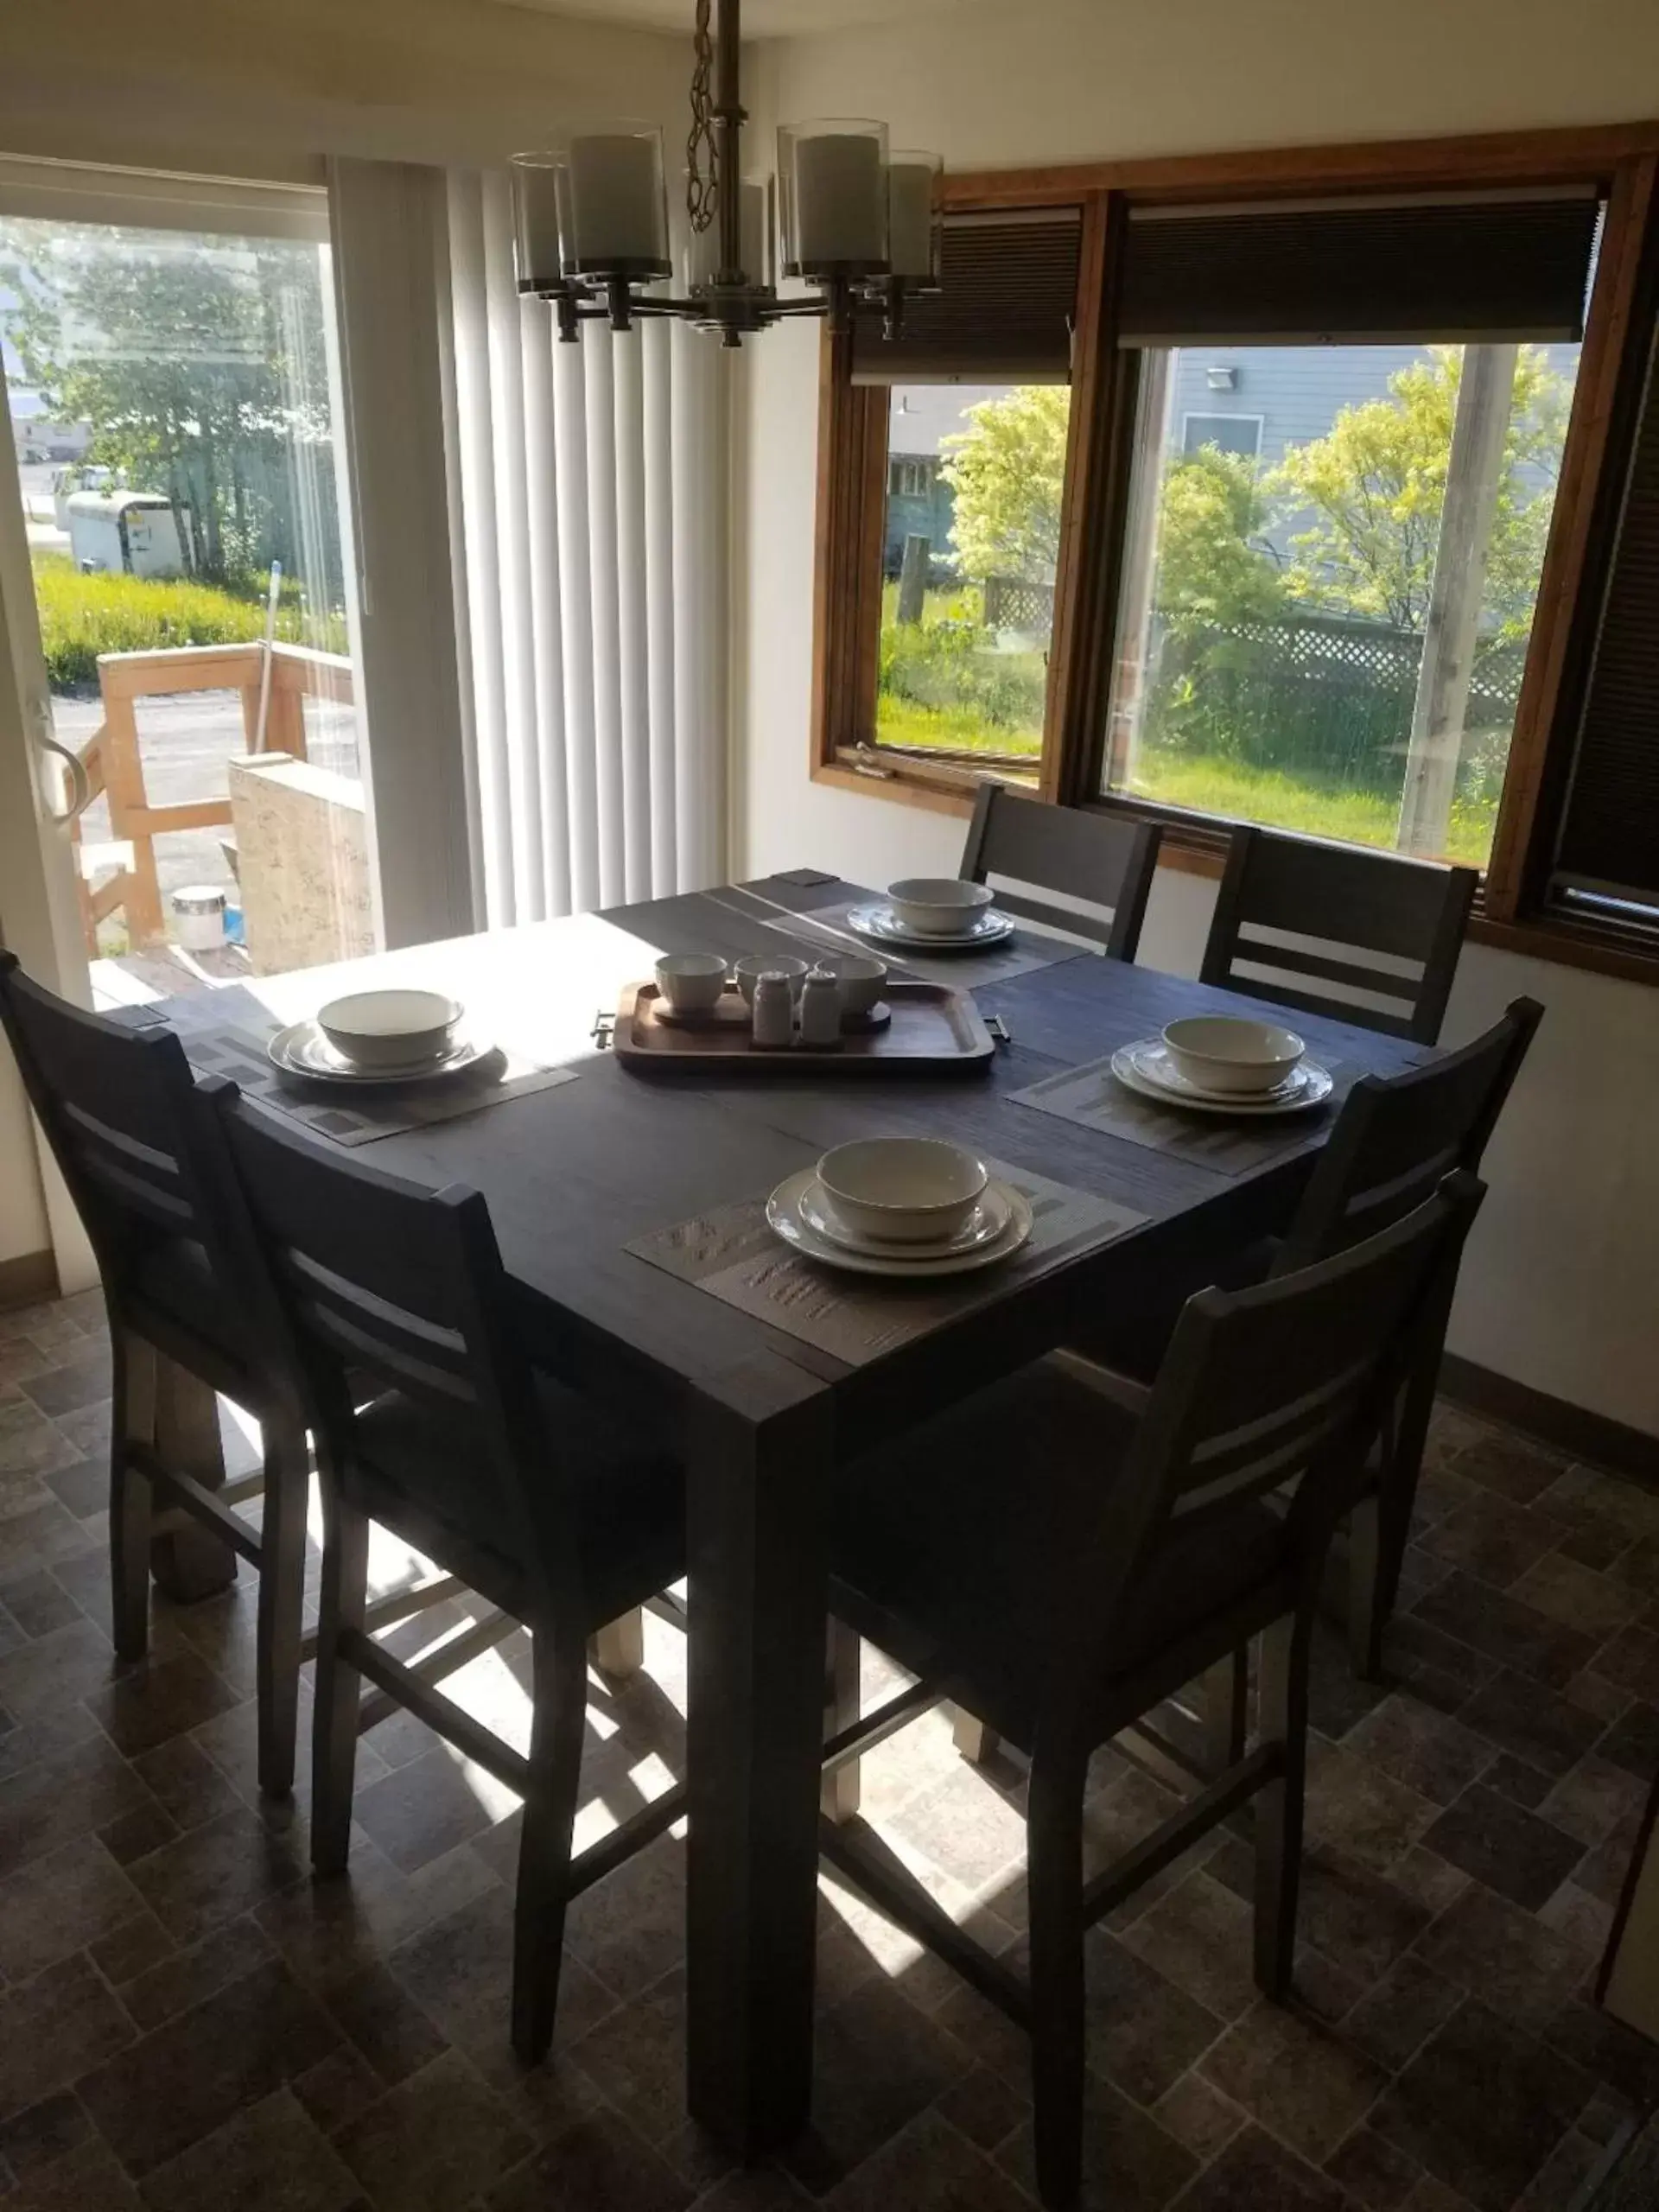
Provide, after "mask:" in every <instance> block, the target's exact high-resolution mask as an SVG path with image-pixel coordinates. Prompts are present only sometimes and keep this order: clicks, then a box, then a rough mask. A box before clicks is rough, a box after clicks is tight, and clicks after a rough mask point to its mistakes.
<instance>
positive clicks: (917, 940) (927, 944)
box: [847, 906, 1014, 952]
mask: <svg viewBox="0 0 1659 2212" xmlns="http://www.w3.org/2000/svg"><path fill="white" fill-rule="evenodd" d="M847 926H848V928H849V929H850V930H856V931H858V934H859V935H860V936H861V937H868V938H874V941H875V943H876V944H902V945H906V946H908V947H909V948H910V949H911V950H912V951H915V952H957V951H965V952H983V951H984V950H985V949H986V947H987V946H988V945H993V944H1001V943H1002V942H1003V940H1004V939H1005V938H1011V937H1012V936H1013V935H1014V923H1013V921H1012V920H1011V919H1010V918H1009V917H1008V916H1007V914H999V913H998V912H997V911H996V909H995V906H987V907H985V908H984V909H983V910H982V912H980V913H977V914H976V915H975V917H974V919H973V925H972V927H971V928H969V929H965V930H959V931H957V934H956V935H955V936H954V937H929V936H928V935H927V934H926V933H925V931H920V930H907V929H906V927H905V925H904V924H903V923H902V922H901V921H900V920H899V917H898V916H897V915H896V914H895V913H894V912H893V909H892V907H891V906H855V907H854V908H853V910H852V912H850V913H849V915H848V917H847Z"/></svg>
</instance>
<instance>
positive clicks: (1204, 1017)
mask: <svg viewBox="0 0 1659 2212" xmlns="http://www.w3.org/2000/svg"><path fill="white" fill-rule="evenodd" d="M1164 1043H1165V1045H1166V1047H1167V1049H1168V1052H1169V1057H1170V1058H1171V1059H1172V1060H1173V1062H1174V1063H1175V1065H1176V1068H1177V1069H1178V1070H1179V1072H1180V1073H1181V1074H1182V1075H1184V1076H1185V1077H1186V1079H1187V1081H1188V1082H1189V1083H1191V1084H1196V1085H1197V1086H1198V1089H1199V1090H1224V1091H1232V1092H1236V1093H1237V1094H1238V1095H1239V1096H1241V1097H1243V1096H1249V1094H1250V1093H1251V1092H1253V1091H1263V1090H1272V1089H1273V1087H1274V1084H1280V1083H1282V1082H1283V1081H1284V1079H1285V1077H1287V1075H1288V1074H1289V1073H1290V1071H1291V1070H1292V1069H1293V1068H1294V1066H1295V1065H1296V1064H1297V1062H1298V1061H1299V1060H1300V1058H1301V1057H1302V1054H1303V1053H1304V1052H1306V1049H1307V1048H1306V1046H1305V1045H1304V1044H1303V1043H1302V1040H1301V1039H1300V1037H1299V1036H1297V1035H1296V1033H1295V1032H1294V1030H1290V1029H1281V1027H1279V1025H1278V1023H1277V1022H1274V1021H1248V1020H1243V1019H1242V1018H1241V1017H1239V1016H1236V1015H1234V1014H1190V1015H1188V1016H1187V1017H1186V1018H1185V1020H1180V1021H1172V1022H1171V1023H1170V1025H1169V1027H1167V1028H1166V1030H1165V1032H1164Z"/></svg>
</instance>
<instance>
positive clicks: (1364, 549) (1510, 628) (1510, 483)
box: [1264, 346, 1572, 638]
mask: <svg viewBox="0 0 1659 2212" xmlns="http://www.w3.org/2000/svg"><path fill="white" fill-rule="evenodd" d="M1462 372H1463V352H1462V348H1461V347H1460V346H1433V347H1431V349H1430V353H1429V358H1428V359H1427V360H1426V361H1415V362H1413V363H1412V364H1411V365H1410V366H1409V367H1408V368H1404V369H1401V370H1398V371H1397V372H1395V374H1394V375H1393V376H1392V377H1390V378H1389V397H1388V398H1386V399H1370V400H1366V401H1364V402H1363V404H1361V405H1359V406H1357V407H1344V409H1343V410H1342V412H1341V413H1340V414H1339V415H1338V416H1337V419H1336V421H1335V422H1334V423H1332V426H1331V428H1330V429H1329V430H1328V431H1327V432H1326V433H1325V436H1324V437H1322V438H1315V439H1313V441H1312V442H1310V443H1309V444H1307V445H1302V446H1293V447H1291V448H1289V449H1288V450H1287V452H1286V454H1285V455H1284V458H1283V460H1282V461H1281V462H1280V465H1279V467H1277V468H1276V469H1275V470H1274V472H1273V474H1272V475H1271V476H1270V477H1269V478H1268V480H1267V484H1266V486H1265V487H1264V489H1265V491H1266V493H1267V494H1268V497H1269V498H1271V499H1275V500H1276V501H1277V502H1278V503H1279V505H1280V507H1281V511H1282V512H1284V513H1286V514H1287V515H1293V514H1306V515H1309V516H1311V518H1312V520H1311V522H1310V525H1309V527H1308V528H1307V529H1306V530H1303V531H1298V532H1297V533H1296V534H1295V536H1294V537H1293V538H1292V540H1291V549H1292V552H1293V555H1294V559H1293V562H1292V564H1291V567H1290V569H1289V570H1288V572H1287V576H1286V584H1287V588H1288V589H1289V591H1290V592H1291V594H1293V595H1294V597H1295V598H1297V599H1299V600H1300V601H1303V602H1304V603H1306V604H1311V605H1313V606H1314V607H1320V608H1324V609H1325V610H1327V611H1329V612H1331V613H1344V614H1357V615H1362V616H1364V617H1366V618H1368V619H1369V620H1373V621H1379V622H1387V623H1389V624H1391V625H1392V626H1394V627H1395V628H1396V629H1402V630H1421V628H1422V626H1423V620H1424V617H1425V615H1426V614H1427V609H1428V596H1429V589H1430V587H1431V585H1432V584H1433V578H1434V552H1435V547H1436V544H1437V543H1438V541H1439V537H1440V510H1441V507H1442V506H1443V505H1444V503H1445V499H1446V467H1447V464H1448V462H1449V461H1450V459H1451V453H1452V418H1453V416H1454V415H1455V413H1456V411H1457V404H1458V384H1459V378H1460V377H1461V375H1462ZM1571 404H1572V385H1571V384H1570V383H1569V382H1568V380H1567V378H1565V377H1561V376H1558V375H1557V374H1556V373H1555V372H1554V371H1553V370H1552V369H1551V368H1550V367H1549V365H1548V361H1547V360H1546V359H1545V356H1544V354H1543V352H1542V351H1541V348H1539V347H1537V346H1522V347H1521V348H1520V350H1519V352H1518V354H1517V356H1516V371H1515V396H1514V401H1513V404H1512V406H1511V408H1510V426H1509V431H1508V435H1507V436H1506V438H1505V441H1504V452H1503V478H1502V480H1501V482H1500V484H1499V486H1498V494H1497V511H1496V513H1495V515H1494V518H1493V523H1492V532H1491V539H1490V541H1489V543H1488V548H1487V556H1486V605H1487V608H1488V610H1489V611H1490V612H1491V613H1492V614H1494V615H1495V616H1496V617H1497V623H1498V634H1499V635H1501V636H1503V637H1505V638H1511V637H1521V636H1524V635H1525V633H1526V631H1527V629H1528V627H1529V625H1530V622H1531V620H1532V603H1533V599H1534V595H1535V592H1536V590H1537V584H1538V571H1539V569H1540V567H1541V563H1542V560H1543V550H1544V538H1545V536H1546V534H1547V533H1548V528H1549V515H1550V509H1551V506H1552V505H1553V503H1554V483H1555V477H1556V475H1557V474H1558V472H1559V469H1560V455H1561V442H1562V439H1563V437H1564V435H1565V433H1566V427H1567V410H1568V409H1569V407H1570V405H1571Z"/></svg>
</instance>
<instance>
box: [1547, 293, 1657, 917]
mask: <svg viewBox="0 0 1659 2212" xmlns="http://www.w3.org/2000/svg"><path fill="white" fill-rule="evenodd" d="M1552 887H1553V888H1554V891H1555V893H1557V895H1558V896H1559V895H1560V894H1563V893H1565V894H1567V896H1568V898H1569V899H1570V898H1571V897H1572V894H1573V893H1591V894H1600V895H1601V896H1604V897H1607V898H1611V899H1627V900H1630V901H1631V902H1633V903H1635V904H1637V905H1638V906H1648V907H1651V906H1656V905H1659V321H1656V324H1655V327H1654V333H1653V336H1652V339H1651V340H1650V343H1649V356H1648V361H1647V365H1646V381H1645V388H1644V390H1643V394H1642V398H1641V406H1640V411H1639V413H1638V414H1637V419H1636V427H1635V435H1634V437H1633V439H1632V442H1631V448H1630V465H1629V469H1628V473H1627V474H1626V477H1625V480H1624V487H1623V498H1622V501H1621V504H1620V511H1619V516H1618V525H1617V531H1616V534H1615V537H1614V540H1613V544H1612V550H1611V558H1610V561H1609V564H1608V569H1607V575H1606V582H1605V588H1604V591H1603V595H1602V604H1601V613H1600V618H1599V622H1598V625H1597V630H1596V639H1595V645H1594V647H1593V650H1592V658H1591V663H1590V671H1589V680H1588V682H1587V683H1586V689H1585V699H1584V709H1583V714H1582V716H1581V719H1580V724H1579V732H1578V738H1577V742H1576V744H1575V747H1574V750H1573V766H1572V772H1571V779H1570V781H1569V783H1568V785H1567V799H1566V804H1565V806H1564V808H1563V810H1562V816H1561V826H1560V836H1559V838H1558V842H1557V844H1556V850H1555V868H1554V877H1553V879H1552Z"/></svg>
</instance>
